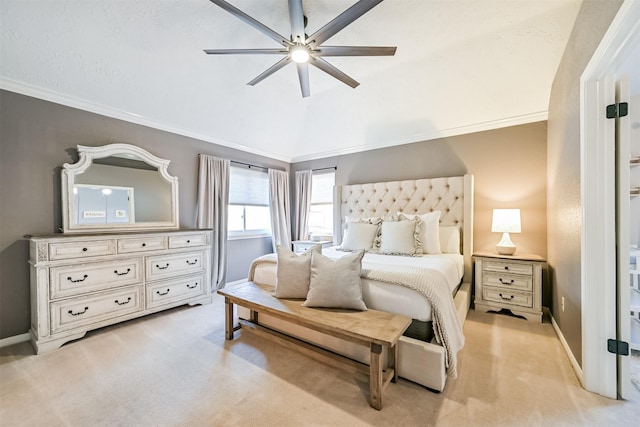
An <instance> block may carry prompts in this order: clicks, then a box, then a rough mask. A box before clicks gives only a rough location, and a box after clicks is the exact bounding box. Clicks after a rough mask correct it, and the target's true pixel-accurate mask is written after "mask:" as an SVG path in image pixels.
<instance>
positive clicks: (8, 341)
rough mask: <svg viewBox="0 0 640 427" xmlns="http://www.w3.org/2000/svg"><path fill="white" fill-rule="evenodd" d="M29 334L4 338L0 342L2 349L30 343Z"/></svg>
mask: <svg viewBox="0 0 640 427" xmlns="http://www.w3.org/2000/svg"><path fill="white" fill-rule="evenodd" d="M29 338H30V335H29V332H27V333H26V334H20V335H14V336H12V337H7V338H2V339H1V340H0V348H2V347H9V346H10V345H14V344H18V343H21V342H25V341H29Z"/></svg>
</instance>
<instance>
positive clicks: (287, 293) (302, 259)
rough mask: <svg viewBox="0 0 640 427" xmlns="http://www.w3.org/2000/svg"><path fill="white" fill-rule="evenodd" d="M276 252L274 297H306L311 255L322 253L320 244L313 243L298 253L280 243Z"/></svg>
mask: <svg viewBox="0 0 640 427" xmlns="http://www.w3.org/2000/svg"><path fill="white" fill-rule="evenodd" d="M276 252H277V255H278V264H277V266H276V292H275V295H276V298H306V297H307V292H308V291H309V277H310V276H311V256H312V254H313V253H322V244H321V243H318V244H317V245H313V246H311V247H310V248H309V249H308V250H307V251H306V252H304V253H302V254H299V255H298V254H296V253H294V252H292V251H290V250H289V249H287V248H285V247H284V246H280V245H278V247H277V248H276Z"/></svg>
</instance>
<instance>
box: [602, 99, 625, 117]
mask: <svg viewBox="0 0 640 427" xmlns="http://www.w3.org/2000/svg"><path fill="white" fill-rule="evenodd" d="M627 114H629V104H628V103H627V102H621V103H619V104H611V105H607V119H617V118H618V117H624V116H626V115H627Z"/></svg>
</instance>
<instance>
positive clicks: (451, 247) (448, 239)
mask: <svg viewBox="0 0 640 427" xmlns="http://www.w3.org/2000/svg"><path fill="white" fill-rule="evenodd" d="M440 249H441V250H442V253H443V254H458V255H460V229H459V228H458V226H457V225H447V226H444V227H440Z"/></svg>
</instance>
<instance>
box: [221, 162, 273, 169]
mask: <svg viewBox="0 0 640 427" xmlns="http://www.w3.org/2000/svg"><path fill="white" fill-rule="evenodd" d="M230 162H231V163H235V164H238V165H244V166H247V167H248V168H249V169H251V168H258V169H264V170H269V168H267V167H265V166H258V165H252V164H251V163H244V162H238V161H237V160H230Z"/></svg>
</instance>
